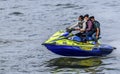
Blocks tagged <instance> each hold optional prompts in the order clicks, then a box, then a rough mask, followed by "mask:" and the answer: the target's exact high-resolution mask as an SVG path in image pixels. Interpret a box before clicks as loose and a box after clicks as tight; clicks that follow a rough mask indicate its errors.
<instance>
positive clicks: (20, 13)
mask: <svg viewBox="0 0 120 74" xmlns="http://www.w3.org/2000/svg"><path fill="white" fill-rule="evenodd" d="M9 15H15V16H23V15H24V13H22V12H12V13H9Z"/></svg>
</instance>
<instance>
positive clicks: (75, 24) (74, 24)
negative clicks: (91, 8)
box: [69, 22, 78, 29]
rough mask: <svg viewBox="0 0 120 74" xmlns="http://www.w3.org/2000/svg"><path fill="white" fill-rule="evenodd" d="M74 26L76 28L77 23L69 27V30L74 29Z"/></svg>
mask: <svg viewBox="0 0 120 74" xmlns="http://www.w3.org/2000/svg"><path fill="white" fill-rule="evenodd" d="M76 26H78V22H77V23H76V24H74V25H72V26H70V27H69V29H71V28H74V27H76Z"/></svg>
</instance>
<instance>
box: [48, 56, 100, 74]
mask: <svg viewBox="0 0 120 74" xmlns="http://www.w3.org/2000/svg"><path fill="white" fill-rule="evenodd" d="M47 63H48V65H47V66H48V67H52V68H53V70H52V73H67V74H68V73H70V74H71V73H73V74H74V73H75V74H76V73H79V70H78V69H83V68H85V69H84V72H92V73H94V72H97V71H99V70H96V67H97V66H99V65H101V64H102V61H101V59H100V58H95V57H93V58H68V57H61V58H55V59H51V60H50V61H47ZM90 67H93V68H90ZM100 71H101V70H100Z"/></svg>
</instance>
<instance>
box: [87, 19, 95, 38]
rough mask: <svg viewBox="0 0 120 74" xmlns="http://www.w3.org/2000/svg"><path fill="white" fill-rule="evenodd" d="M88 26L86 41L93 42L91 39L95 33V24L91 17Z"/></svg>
mask: <svg viewBox="0 0 120 74" xmlns="http://www.w3.org/2000/svg"><path fill="white" fill-rule="evenodd" d="M86 25H87V26H86V39H87V40H91V39H92V38H91V37H92V35H93V33H94V29H93V23H92V21H91V19H90V18H89V17H88V21H87V24H86Z"/></svg>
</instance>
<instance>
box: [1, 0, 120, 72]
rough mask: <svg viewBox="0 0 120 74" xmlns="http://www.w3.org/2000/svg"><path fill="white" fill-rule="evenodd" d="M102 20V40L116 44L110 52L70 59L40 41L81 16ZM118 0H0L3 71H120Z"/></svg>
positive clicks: (119, 9)
mask: <svg viewBox="0 0 120 74" xmlns="http://www.w3.org/2000/svg"><path fill="white" fill-rule="evenodd" d="M81 14H82V15H84V14H89V15H94V16H95V18H96V20H98V21H99V22H100V23H101V29H102V35H101V37H102V39H101V41H102V43H104V44H109V45H112V46H115V47H116V48H117V49H116V50H114V51H113V52H112V53H111V54H110V55H108V56H105V57H97V58H93V57H92V58H88V59H87V58H84V59H83V58H71V57H63V56H60V55H56V54H54V53H52V52H50V51H48V50H47V49H46V48H45V47H44V46H42V45H41V44H42V43H43V42H44V41H45V40H46V39H48V38H49V37H50V36H51V35H52V34H53V33H55V32H56V31H58V30H65V28H66V27H68V26H70V25H72V24H74V23H75V22H76V21H77V17H78V16H79V15H81ZM119 14H120V1H119V0H0V74H119V72H120V37H119V36H120V33H119V30H120V21H119V20H120V15H119Z"/></svg>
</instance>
